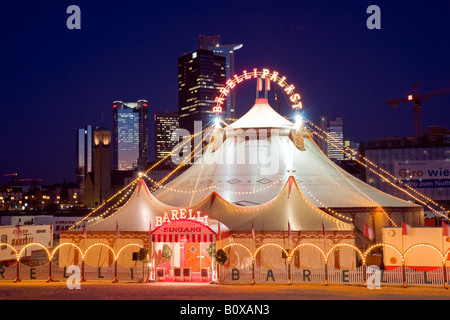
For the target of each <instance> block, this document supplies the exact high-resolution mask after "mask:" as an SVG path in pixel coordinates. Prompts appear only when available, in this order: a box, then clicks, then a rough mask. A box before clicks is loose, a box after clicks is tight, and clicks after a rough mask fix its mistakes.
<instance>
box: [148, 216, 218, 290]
mask: <svg viewBox="0 0 450 320" xmlns="http://www.w3.org/2000/svg"><path fill="white" fill-rule="evenodd" d="M151 241H152V248H153V257H154V259H153V261H152V262H151V263H152V265H153V267H154V269H155V275H156V276H155V279H156V280H157V281H211V279H212V273H213V271H215V270H213V269H214V265H213V259H212V254H213V253H214V250H213V249H212V248H214V247H215V241H216V232H215V231H213V230H212V229H211V228H210V227H209V226H208V225H206V224H203V223H201V222H199V221H195V220H192V219H179V220H175V221H171V222H169V223H166V224H164V225H162V226H159V227H157V228H156V229H155V230H153V231H152V232H151Z"/></svg>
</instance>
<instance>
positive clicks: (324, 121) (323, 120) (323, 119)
mask: <svg viewBox="0 0 450 320" xmlns="http://www.w3.org/2000/svg"><path fill="white" fill-rule="evenodd" d="M319 127H320V130H321V132H320V134H321V135H323V136H324V137H325V134H326V133H328V118H327V116H320V118H319ZM317 144H318V146H319V148H320V150H322V152H323V153H324V154H326V155H328V141H327V140H326V139H318V142H317Z"/></svg>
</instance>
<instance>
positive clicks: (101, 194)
mask: <svg viewBox="0 0 450 320" xmlns="http://www.w3.org/2000/svg"><path fill="white" fill-rule="evenodd" d="M92 154H93V158H94V165H93V168H92V172H90V173H89V174H88V176H87V179H86V186H85V190H84V200H83V201H84V203H85V204H87V205H89V206H98V205H100V204H102V203H103V202H104V201H105V200H106V199H107V198H108V197H110V196H111V130H109V129H107V128H105V127H103V126H102V127H96V128H95V129H94V130H93V147H92Z"/></svg>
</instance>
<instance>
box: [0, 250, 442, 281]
mask: <svg viewBox="0 0 450 320" xmlns="http://www.w3.org/2000/svg"><path fill="white" fill-rule="evenodd" d="M63 245H71V246H74V247H76V249H77V250H78V252H79V254H80V255H81V263H80V264H79V265H78V266H79V268H80V269H81V270H82V279H83V280H112V281H113V282H116V281H118V280H119V279H120V280H121V281H143V280H144V281H145V280H147V281H148V280H149V279H151V280H153V279H155V277H154V270H152V269H151V268H149V267H148V264H143V263H140V265H139V266H135V267H132V268H124V267H122V266H120V265H118V262H117V261H118V258H119V256H120V254H121V253H122V252H124V249H125V248H127V247H130V246H136V247H139V248H142V245H140V244H136V243H129V244H127V245H125V246H123V247H121V248H120V249H116V250H117V252H116V251H114V250H113V248H111V247H109V246H108V245H106V244H105V243H98V244H93V245H91V246H89V247H88V248H87V249H86V250H85V251H83V250H82V249H81V248H80V247H78V246H76V245H75V244H73V243H65V244H62V245H59V246H57V247H55V248H54V249H53V250H52V251H50V250H49V249H47V248H46V247H45V246H44V245H43V244H40V243H29V244H27V245H26V246H24V247H23V248H22V249H20V250H16V248H14V247H13V246H12V245H10V244H7V243H0V246H7V247H9V248H10V249H11V250H12V251H13V252H15V254H16V257H17V259H16V262H15V263H13V264H12V265H9V266H5V265H0V280H14V281H20V280H22V279H26V280H47V281H62V280H64V279H67V278H68V277H70V274H68V273H67V269H66V268H64V267H60V266H58V264H57V263H55V261H53V258H54V257H55V254H56V252H57V250H58V249H59V248H60V247H61V246H63ZM96 245H99V246H100V245H101V246H107V247H108V248H109V249H110V250H111V252H112V254H113V261H114V262H113V264H111V265H108V266H103V267H93V266H90V265H87V264H85V257H86V254H87V252H88V251H89V250H90V249H92V248H93V247H94V246H96ZM30 246H37V247H39V249H40V250H41V251H45V252H46V254H47V256H46V259H47V258H48V260H47V263H45V264H42V265H35V266H33V265H28V264H24V263H22V262H21V259H22V258H21V257H22V253H23V252H24V250H25V249H26V248H27V247H30ZM232 246H240V247H243V248H244V249H246V251H247V253H248V255H249V257H250V258H251V262H252V263H251V264H250V265H247V266H245V267H241V268H232V267H228V266H226V265H225V266H220V268H219V277H218V281H219V283H252V284H253V283H279V284H297V283H298V284H301V283H309V284H314V283H316V284H353V285H368V283H372V282H373V281H376V282H377V283H378V284H379V285H380V286H383V285H403V286H405V287H406V286H407V285H419V286H427V285H428V286H444V287H445V288H448V279H449V276H450V271H449V270H450V268H449V267H447V265H446V261H447V258H448V256H449V252H450V249H449V250H447V251H446V252H445V253H443V252H441V251H440V250H439V249H438V248H436V247H434V246H432V245H430V244H426V243H421V244H415V245H413V246H411V247H409V248H408V249H406V250H405V252H404V253H403V252H401V251H400V250H399V249H398V248H396V247H394V246H392V245H390V244H383V243H379V244H376V245H373V246H372V247H370V248H368V249H367V250H366V251H365V252H361V250H360V249H359V248H357V247H356V246H354V245H352V244H346V243H342V244H337V245H335V246H334V247H332V248H330V249H329V250H328V251H327V252H325V251H323V250H322V249H321V248H320V247H318V246H317V245H315V244H312V243H302V244H300V245H298V246H297V247H295V248H294V249H293V250H291V251H290V252H288V251H287V250H285V249H284V248H282V247H281V246H280V245H278V244H275V243H265V244H263V245H262V246H260V247H258V248H257V249H256V250H255V251H254V252H252V251H251V250H250V249H249V248H247V247H246V246H245V245H243V244H241V243H230V244H228V245H227V246H225V247H224V248H223V249H229V248H231V247H232ZM267 246H274V247H278V248H280V250H282V251H283V252H284V254H285V257H286V265H285V266H284V267H282V268H274V269H269V268H263V267H261V266H256V265H255V260H256V257H257V254H258V253H259V252H261V250H262V249H263V248H264V247H267ZM305 246H310V247H312V248H315V249H317V250H318V252H320V254H321V255H322V258H323V266H322V267H319V268H310V269H308V268H299V267H296V266H295V263H292V261H293V260H294V259H293V257H294V254H295V253H296V251H299V250H300V249H301V248H302V247H305ZM339 247H350V248H353V249H354V250H355V254H356V255H357V256H358V257H359V258H360V265H359V266H358V267H355V268H353V269H350V268H348V269H345V268H340V269H339V268H334V267H332V266H331V265H328V262H329V257H330V256H331V254H332V253H333V252H334V250H336V249H337V248H339ZM385 247H389V248H390V249H394V251H396V252H397V254H398V255H399V257H400V260H401V266H398V267H393V268H389V269H380V268H378V269H377V270H376V271H377V273H376V274H375V275H374V274H373V273H369V271H368V269H369V267H371V266H367V265H366V258H367V257H368V256H369V254H370V253H371V252H372V251H373V250H374V249H376V248H385ZM419 247H421V248H428V249H430V250H433V251H434V252H435V253H436V252H437V253H438V254H439V255H440V258H441V259H442V267H436V268H428V269H427V270H423V268H414V267H411V266H407V265H406V263H405V258H406V256H407V255H408V254H410V253H411V252H412V251H414V249H415V248H419ZM244 252H245V251H244ZM146 266H147V267H146ZM371 272H373V269H371ZM213 280H215V279H213ZM368 281H369V282H368Z"/></svg>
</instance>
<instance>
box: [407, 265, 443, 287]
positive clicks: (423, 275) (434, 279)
mask: <svg viewBox="0 0 450 320" xmlns="http://www.w3.org/2000/svg"><path fill="white" fill-rule="evenodd" d="M406 284H408V285H419V286H422V285H437V286H443V285H444V273H443V269H442V268H436V269H433V270H424V271H422V270H417V269H414V268H409V267H406Z"/></svg>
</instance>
